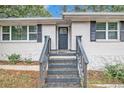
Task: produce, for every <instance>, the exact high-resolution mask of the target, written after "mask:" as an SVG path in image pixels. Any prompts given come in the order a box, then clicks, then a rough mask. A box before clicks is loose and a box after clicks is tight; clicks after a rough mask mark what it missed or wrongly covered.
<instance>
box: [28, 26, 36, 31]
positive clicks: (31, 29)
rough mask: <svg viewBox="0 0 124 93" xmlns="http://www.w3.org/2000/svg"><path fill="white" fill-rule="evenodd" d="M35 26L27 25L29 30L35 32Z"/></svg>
mask: <svg viewBox="0 0 124 93" xmlns="http://www.w3.org/2000/svg"><path fill="white" fill-rule="evenodd" d="M36 31H37V27H36V26H29V32H36Z"/></svg>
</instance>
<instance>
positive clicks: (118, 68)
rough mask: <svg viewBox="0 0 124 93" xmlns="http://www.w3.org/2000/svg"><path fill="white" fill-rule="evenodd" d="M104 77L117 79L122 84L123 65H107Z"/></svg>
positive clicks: (123, 79) (123, 77) (123, 78)
mask: <svg viewBox="0 0 124 93" xmlns="http://www.w3.org/2000/svg"><path fill="white" fill-rule="evenodd" d="M105 75H106V76H107V77H108V78H110V79H118V80H120V81H121V82H122V83H124V64H116V65H107V66H106V67H105Z"/></svg>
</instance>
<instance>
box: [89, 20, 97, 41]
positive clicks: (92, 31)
mask: <svg viewBox="0 0 124 93" xmlns="http://www.w3.org/2000/svg"><path fill="white" fill-rule="evenodd" d="M90 41H92V42H95V41H96V21H91V22H90Z"/></svg>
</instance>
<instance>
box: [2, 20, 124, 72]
mask: <svg viewBox="0 0 124 93" xmlns="http://www.w3.org/2000/svg"><path fill="white" fill-rule="evenodd" d="M56 32H57V31H56V25H55V24H52V25H48V24H46V25H45V24H42V42H41V43H37V41H36V42H30V41H27V42H9V41H8V42H0V60H7V55H11V54H12V53H16V54H20V55H21V56H22V58H23V59H24V58H32V60H33V61H38V60H39V57H40V54H41V51H42V48H43V45H44V37H45V36H46V35H47V36H50V37H51V44H52V46H51V48H52V49H57V40H56V36H57V33H56ZM69 33H71V35H70V36H71V37H70V38H71V40H70V39H69V40H70V44H71V45H69V46H70V48H71V50H75V49H76V36H82V44H83V46H84V49H85V51H86V54H87V56H88V58H89V61H90V63H89V65H88V68H89V69H93V70H95V69H103V68H104V66H105V64H115V63H121V62H123V63H124V42H120V41H96V42H91V41H90V22H72V24H71V31H70V32H69ZM0 34H1V31H0ZM0 36H1V35H0ZM0 38H1V37H0ZM70 48H69V49H70Z"/></svg>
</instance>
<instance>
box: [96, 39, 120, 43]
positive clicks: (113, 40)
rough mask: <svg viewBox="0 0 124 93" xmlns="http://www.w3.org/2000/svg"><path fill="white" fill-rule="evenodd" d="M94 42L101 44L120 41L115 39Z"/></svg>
mask: <svg viewBox="0 0 124 93" xmlns="http://www.w3.org/2000/svg"><path fill="white" fill-rule="evenodd" d="M96 42H101V43H107V42H108V43H119V42H120V40H116V39H111V40H101V39H97V40H96Z"/></svg>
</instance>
